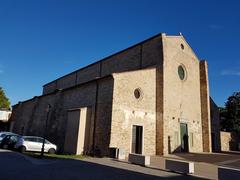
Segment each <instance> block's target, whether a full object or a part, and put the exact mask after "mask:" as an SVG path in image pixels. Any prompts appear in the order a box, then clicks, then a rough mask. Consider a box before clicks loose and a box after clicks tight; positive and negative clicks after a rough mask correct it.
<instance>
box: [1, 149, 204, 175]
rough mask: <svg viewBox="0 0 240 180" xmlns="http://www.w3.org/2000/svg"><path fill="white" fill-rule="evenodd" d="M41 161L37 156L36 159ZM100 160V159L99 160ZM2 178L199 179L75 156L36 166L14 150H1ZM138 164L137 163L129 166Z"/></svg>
mask: <svg viewBox="0 0 240 180" xmlns="http://www.w3.org/2000/svg"><path fill="white" fill-rule="evenodd" d="M37 160H38V159H37ZM96 160H97V159H96ZM0 162H1V168H0V179H4V180H11V179H18V180H19V179H20V180H21V179H24V180H28V179H29V180H30V179H31V180H32V179H34V180H40V179H41V180H42V179H51V180H55V179H56V180H63V179H67V180H71V179H111V180H112V179H116V180H118V179H119V180H120V179H121V180H122V179H139V180H141V179H144V180H145V179H200V178H196V177H192V176H182V175H178V174H174V173H170V172H169V173H166V172H162V171H157V170H155V171H154V173H153V174H154V175H149V174H150V173H151V171H153V170H151V169H147V168H144V167H141V166H136V168H139V169H140V170H141V169H144V171H146V170H147V171H148V173H149V174H145V173H143V172H134V171H130V170H126V169H121V166H122V165H123V164H121V163H119V168H116V167H110V166H107V165H102V164H97V163H94V162H87V161H83V160H74V159H60V158H59V159H57V160H55V163H50V164H44V165H36V164H32V163H31V162H30V161H28V160H26V159H25V158H24V157H23V156H22V155H21V154H19V153H15V152H1V151H0ZM128 166H129V167H130V166H135V165H128Z"/></svg>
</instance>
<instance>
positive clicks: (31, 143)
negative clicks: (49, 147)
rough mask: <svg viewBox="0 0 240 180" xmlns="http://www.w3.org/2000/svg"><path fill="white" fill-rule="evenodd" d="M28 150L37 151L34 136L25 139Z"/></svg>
mask: <svg viewBox="0 0 240 180" xmlns="http://www.w3.org/2000/svg"><path fill="white" fill-rule="evenodd" d="M25 143H26V145H27V150H28V151H37V141H36V138H34V137H29V138H26V139H25Z"/></svg>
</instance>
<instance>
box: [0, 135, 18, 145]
mask: <svg viewBox="0 0 240 180" xmlns="http://www.w3.org/2000/svg"><path fill="white" fill-rule="evenodd" d="M20 138H21V136H20V135H17V134H9V135H6V136H5V137H4V138H3V139H2V141H1V143H0V148H3V149H14V147H15V145H16V143H17V142H18V140H19V139H20Z"/></svg>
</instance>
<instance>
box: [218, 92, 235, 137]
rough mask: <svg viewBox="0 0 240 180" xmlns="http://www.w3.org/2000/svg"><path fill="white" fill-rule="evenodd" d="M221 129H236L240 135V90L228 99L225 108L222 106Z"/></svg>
mask: <svg viewBox="0 0 240 180" xmlns="http://www.w3.org/2000/svg"><path fill="white" fill-rule="evenodd" d="M220 117H221V129H223V130H226V131H235V132H237V133H238V134H239V135H240V92H235V93H233V95H232V96H230V97H229V98H228V99H227V102H226V103H225V108H220Z"/></svg>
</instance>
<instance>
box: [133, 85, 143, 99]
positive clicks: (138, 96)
mask: <svg viewBox="0 0 240 180" xmlns="http://www.w3.org/2000/svg"><path fill="white" fill-rule="evenodd" d="M134 96H135V98H136V99H140V98H141V97H142V91H141V89H140V88H137V89H135V90H134Z"/></svg>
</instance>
